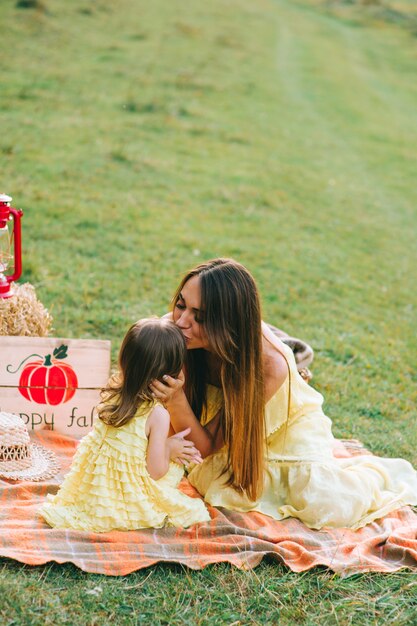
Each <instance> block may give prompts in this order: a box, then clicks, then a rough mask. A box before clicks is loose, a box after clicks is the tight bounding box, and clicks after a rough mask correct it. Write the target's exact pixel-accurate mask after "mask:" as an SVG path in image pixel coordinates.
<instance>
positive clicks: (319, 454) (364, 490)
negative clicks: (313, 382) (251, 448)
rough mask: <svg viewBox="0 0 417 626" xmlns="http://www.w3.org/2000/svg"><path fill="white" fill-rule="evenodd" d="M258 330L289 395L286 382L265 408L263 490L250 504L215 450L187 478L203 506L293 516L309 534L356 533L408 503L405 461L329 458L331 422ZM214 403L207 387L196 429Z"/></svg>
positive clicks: (289, 356) (411, 486)
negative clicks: (281, 367)
mask: <svg viewBox="0 0 417 626" xmlns="http://www.w3.org/2000/svg"><path fill="white" fill-rule="evenodd" d="M263 332H264V336H265V337H266V338H267V339H268V340H269V341H270V343H272V344H273V345H275V346H276V347H277V349H278V350H280V352H281V353H283V354H284V355H285V357H286V360H287V363H288V365H289V369H290V378H291V390H289V382H288V380H287V381H286V383H285V384H284V385H283V386H282V387H281V388H280V389H279V390H278V391H277V393H276V394H275V395H274V396H273V397H272V398H271V399H270V400H269V402H268V403H267V405H266V407H265V419H266V463H265V464H266V471H265V484H264V491H263V493H262V495H261V497H260V498H259V500H258V501H257V502H252V501H250V500H248V499H247V497H245V495H242V494H240V493H237V492H236V491H234V490H233V489H232V488H231V487H228V486H227V485H226V484H225V483H226V482H227V475H224V474H223V475H222V473H223V470H224V467H225V466H226V450H225V448H223V449H221V450H219V451H218V452H216V453H215V454H212V455H211V456H209V457H207V458H206V459H205V460H204V462H203V463H202V464H201V465H196V466H195V467H194V468H193V469H192V471H191V472H190V473H189V475H188V479H189V481H190V483H191V484H192V485H194V487H196V489H197V490H198V491H199V492H200V493H201V495H203V496H204V499H205V500H206V502H208V503H209V504H211V505H213V506H220V507H225V508H226V509H231V510H235V511H243V512H244V511H259V512H260V513H264V514H265V515H269V516H270V517H273V518H274V519H277V520H280V519H284V518H286V517H297V518H298V519H300V520H301V521H303V522H304V523H305V524H306V525H307V526H309V527H310V528H315V529H320V528H323V527H326V526H327V527H333V528H342V527H348V528H352V529H356V528H360V527H361V526H364V525H365V524H368V523H369V522H372V521H373V520H375V519H378V518H380V517H383V516H384V515H387V514H388V513H390V512H391V511H393V510H395V509H398V508H400V507H402V506H405V505H407V504H411V505H416V504H417V472H416V471H415V470H414V469H413V467H412V465H411V464H410V463H408V461H405V460H403V459H386V458H379V457H376V456H372V455H364V456H357V457H352V458H335V457H334V456H333V447H334V437H333V435H332V432H331V420H330V419H329V418H328V417H326V415H325V414H324V413H323V410H322V403H323V397H322V396H321V394H320V393H318V392H317V391H315V390H314V389H313V388H312V387H310V386H309V385H308V384H307V383H306V382H305V381H304V380H303V379H302V378H301V376H300V375H299V374H298V371H297V366H296V363H295V359H294V355H293V352H292V350H291V349H290V348H289V347H288V346H286V345H285V344H284V343H282V342H281V341H280V340H279V339H278V338H277V337H276V336H275V335H273V333H271V331H270V330H269V329H268V328H267V327H266V326H265V325H263ZM289 401H290V405H289V415H288V402H289ZM222 402H223V399H222V392H221V390H220V389H218V388H216V387H209V388H208V408H207V414H206V415H205V416H203V417H204V419H203V420H202V423H203V425H204V424H205V423H207V422H208V421H210V419H212V418H213V417H214V415H215V414H216V413H217V411H218V410H219V408H220V407H221V405H222ZM287 418H288V419H287Z"/></svg>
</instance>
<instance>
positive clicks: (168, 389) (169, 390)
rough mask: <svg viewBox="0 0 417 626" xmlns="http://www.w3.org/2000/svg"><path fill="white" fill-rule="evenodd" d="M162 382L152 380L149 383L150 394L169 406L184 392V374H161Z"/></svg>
mask: <svg viewBox="0 0 417 626" xmlns="http://www.w3.org/2000/svg"><path fill="white" fill-rule="evenodd" d="M162 379H163V382H161V381H160V380H157V379H155V380H153V381H152V382H151V384H150V385H149V387H150V390H151V391H152V395H153V396H154V397H155V398H156V399H157V400H160V401H161V402H162V404H164V405H165V406H169V405H170V404H172V403H173V402H175V401H176V400H178V398H179V397H181V396H182V395H183V394H184V390H183V386H184V381H185V378H184V374H183V373H182V372H180V374H179V375H178V378H173V377H172V376H168V375H167V374H166V375H165V376H162Z"/></svg>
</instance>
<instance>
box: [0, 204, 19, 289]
mask: <svg viewBox="0 0 417 626" xmlns="http://www.w3.org/2000/svg"><path fill="white" fill-rule="evenodd" d="M11 201H12V199H11V197H10V196H6V195H4V194H0V298H10V296H12V295H13V291H12V289H11V285H10V284H11V283H12V282H13V281H15V280H18V278H20V276H21V274H22V236H21V232H22V231H21V226H20V220H21V218H22V215H23V211H21V210H20V209H14V208H13V207H11V206H10V202H11ZM11 222H13V227H11ZM10 266H11V267H13V274H11V275H8V276H6V274H5V272H6V271H7V270H9V268H10Z"/></svg>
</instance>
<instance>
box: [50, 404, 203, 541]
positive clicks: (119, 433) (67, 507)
mask: <svg viewBox="0 0 417 626" xmlns="http://www.w3.org/2000/svg"><path fill="white" fill-rule="evenodd" d="M149 412H150V411H149ZM149 412H148V413H147V414H146V415H144V416H137V417H135V418H134V419H133V420H132V421H131V422H129V423H128V424H127V425H126V426H124V427H121V428H118V429H117V428H113V427H110V426H106V425H105V424H103V423H102V422H100V421H97V423H96V424H95V426H94V428H93V430H92V431H91V432H90V433H89V434H88V435H87V436H86V437H84V439H83V440H82V441H81V443H80V445H79V447H78V450H77V452H76V455H75V457H74V460H73V463H72V466H71V469H70V471H69V473H68V474H67V476H66V477H65V480H64V482H63V484H62V485H61V488H60V490H59V492H58V493H57V494H56V495H55V496H49V497H48V500H47V501H46V502H45V503H44V505H43V506H42V507H41V509H40V514H41V515H42V517H43V518H44V519H45V520H46V521H47V522H48V524H49V525H50V526H53V527H55V528H72V529H75V530H86V531H93V532H106V531H110V530H138V529H140V528H160V527H162V526H164V525H172V526H178V527H187V526H190V525H192V524H195V523H198V522H203V521H208V520H209V519H210V515H209V513H208V511H207V509H206V507H205V505H204V503H203V502H202V500H200V499H199V498H191V497H189V496H187V495H185V494H184V493H182V492H181V491H179V489H178V488H177V487H178V484H179V482H180V480H181V478H182V476H183V473H184V470H183V468H182V467H180V466H179V465H177V464H176V463H170V465H169V470H168V472H167V474H166V475H165V476H163V477H162V478H160V479H159V480H153V479H152V478H151V476H150V475H149V473H148V471H147V467H146V448H147V438H146V435H145V424H146V419H147V415H148V414H149Z"/></svg>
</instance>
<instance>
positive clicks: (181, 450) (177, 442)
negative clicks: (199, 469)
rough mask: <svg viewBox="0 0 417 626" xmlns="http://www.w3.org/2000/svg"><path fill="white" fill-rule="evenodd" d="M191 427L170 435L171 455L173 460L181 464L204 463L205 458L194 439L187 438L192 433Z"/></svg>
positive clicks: (168, 441) (168, 442)
mask: <svg viewBox="0 0 417 626" xmlns="http://www.w3.org/2000/svg"><path fill="white" fill-rule="evenodd" d="M190 431H191V428H186V429H185V430H182V431H181V432H179V433H176V435H172V437H168V440H167V444H168V447H169V456H170V459H171V461H175V463H178V464H179V465H186V466H187V465H189V464H190V463H202V461H203V459H202V457H201V454H200V452H199V451H198V450H197V448H196V447H195V445H194V444H193V442H192V441H189V440H188V439H185V437H186V436H187V435H189V434H190Z"/></svg>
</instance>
